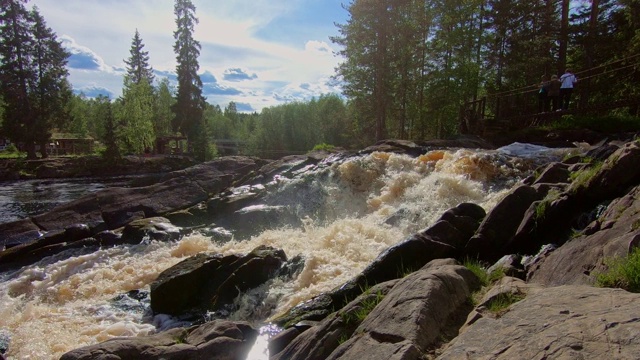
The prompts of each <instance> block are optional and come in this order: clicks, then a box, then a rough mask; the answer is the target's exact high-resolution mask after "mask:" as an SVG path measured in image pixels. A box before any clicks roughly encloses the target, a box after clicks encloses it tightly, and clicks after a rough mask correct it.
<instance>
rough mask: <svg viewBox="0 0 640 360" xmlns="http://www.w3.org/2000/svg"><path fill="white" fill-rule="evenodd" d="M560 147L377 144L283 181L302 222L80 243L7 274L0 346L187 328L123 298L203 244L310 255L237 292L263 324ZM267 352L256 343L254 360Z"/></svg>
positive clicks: (507, 183)
mask: <svg viewBox="0 0 640 360" xmlns="http://www.w3.org/2000/svg"><path fill="white" fill-rule="evenodd" d="M565 154H566V151H564V152H562V151H559V150H554V151H547V150H544V149H539V148H532V147H530V146H529V147H527V146H525V145H518V146H516V147H512V148H505V149H503V150H502V151H478V150H450V151H446V150H438V151H432V152H429V153H427V154H425V155H422V156H420V157H417V158H411V157H408V156H405V155H395V154H389V153H373V154H370V155H366V156H358V157H354V158H350V159H345V160H341V161H337V162H335V163H334V164H331V165H330V166H328V167H326V168H324V169H322V170H319V169H308V170H307V171H305V172H302V173H300V174H298V175H297V176H295V177H292V178H278V179H276V180H277V181H274V182H272V183H271V185H270V188H269V194H270V195H269V197H270V199H271V201H276V199H277V201H279V202H280V203H288V204H289V205H288V206H295V207H298V208H299V211H298V213H300V214H301V218H302V219H301V220H302V224H303V226H301V227H299V228H291V227H283V228H279V229H275V230H268V231H265V232H263V233H261V234H259V235H257V236H253V237H251V238H237V239H233V240H232V241H231V242H228V243H225V244H218V243H216V242H215V241H212V239H211V238H210V237H208V236H205V235H203V234H198V233H196V234H193V235H190V236H187V237H184V238H182V239H181V240H180V241H177V242H172V243H157V242H152V243H150V244H144V245H142V244H141V245H133V246H116V247H112V248H104V249H100V250H98V251H95V252H90V253H89V252H86V251H83V250H74V251H75V253H66V254H59V255H56V256H53V257H49V258H45V259H44V260H42V261H40V262H39V263H37V264H34V265H31V266H26V267H24V268H22V269H20V270H19V271H14V272H11V273H4V274H0V343H1V342H2V339H3V338H4V339H5V340H6V342H8V344H9V346H8V348H9V350H8V353H7V355H8V357H9V359H57V358H59V357H60V356H61V355H62V354H63V353H65V352H67V351H69V350H72V349H74V348H77V347H81V346H84V345H89V344H95V343H97V342H101V341H104V340H107V339H110V338H112V337H115V336H138V335H145V334H150V333H153V332H156V331H159V330H163V329H166V328H169V327H173V326H179V325H184V324H183V323H181V322H180V320H179V319H175V318H171V317H169V316H167V315H163V314H156V315H152V314H150V313H149V311H148V307H147V302H145V301H146V300H143V301H141V302H137V301H132V302H130V303H126V302H127V301H128V300H126V299H125V300H123V294H125V293H127V292H129V291H136V290H142V291H146V290H148V289H149V284H150V283H151V282H152V281H153V280H154V279H155V278H156V277H157V275H158V274H159V273H160V272H162V271H163V270H165V269H167V268H168V267H170V266H172V265H174V264H176V263H177V262H179V261H181V260H183V259H185V257H188V256H191V255H195V254H197V253H199V252H205V251H206V252H216V253H221V254H232V253H240V254H244V253H247V252H249V251H251V250H252V249H254V248H255V247H256V246H259V245H268V246H273V247H277V248H281V249H283V250H284V251H285V253H286V254H287V256H288V257H289V258H292V257H294V256H296V255H301V256H303V257H304V259H305V265H304V268H303V270H302V272H301V273H300V275H299V276H298V277H297V278H295V279H293V280H292V281H290V282H282V281H272V282H269V283H268V284H265V285H264V286H262V287H260V288H258V289H255V290H252V291H250V292H249V293H247V294H244V295H243V296H241V297H239V298H238V299H237V300H236V301H237V303H238V307H239V310H238V311H237V312H236V313H234V314H232V316H231V319H232V320H247V321H251V322H253V323H254V324H255V325H256V326H263V325H265V324H267V323H268V321H269V318H271V317H273V316H276V315H277V314H280V313H282V312H284V311H286V310H287V309H289V308H291V307H292V306H295V305H297V304H299V303H301V302H303V301H305V300H308V299H310V298H311V297H313V296H315V295H318V294H320V293H322V292H324V291H328V290H330V289H332V288H334V287H335V286H338V285H340V284H342V283H344V282H346V281H347V280H349V279H350V278H352V277H353V276H354V275H356V274H357V273H358V272H359V271H361V270H362V269H363V268H364V267H366V266H367V265H368V264H369V263H370V262H371V261H372V260H373V259H375V257H376V256H377V255H378V254H379V253H380V252H381V251H383V250H384V249H386V248H388V247H389V246H391V245H393V244H396V243H398V242H400V241H402V240H403V239H405V238H406V237H407V236H409V235H410V234H413V233H415V232H416V231H418V230H420V229H423V228H425V227H428V226H429V225H431V224H433V223H434V222H435V221H436V220H437V219H438V218H439V216H440V215H441V214H442V213H443V212H444V211H446V210H447V209H449V208H451V207H453V206H456V205H458V204H459V203H461V202H473V203H476V204H479V205H480V206H482V207H483V208H484V209H485V210H487V211H488V210H490V209H491V208H492V207H493V206H495V204H496V203H497V202H498V201H499V200H500V199H501V198H502V197H503V196H504V195H505V194H506V192H508V190H509V189H510V188H511V187H512V186H513V185H514V184H516V183H517V182H518V181H520V180H521V179H523V178H524V177H526V176H528V175H529V174H531V173H532V172H533V170H534V168H535V167H536V166H537V165H539V164H541V163H545V162H548V161H552V160H554V159H558V158H560V157H562V156H564V155H565ZM29 184H30V185H29V186H31V187H34V186H36V187H37V185H34V183H29ZM51 185H53V183H52V184H51ZM103 186H104V185H103ZM89 188H90V187H89ZM294 189H295V190H294ZM95 190H97V188H94V189H91V190H89V189H88V190H87V191H95ZM46 191H49V190H46ZM51 191H53V190H51ZM56 191H58V192H61V191H63V190H56ZM320 193H321V194H323V195H322V196H318V194H320ZM390 218H394V219H395V220H394V221H393V222H390V221H389V219H390ZM258 293H259V294H260V296H256V294H258ZM256 299H259V300H256ZM123 301H124V302H125V304H124V305H123ZM266 358H267V355H266V354H265V353H264V352H263V351H256V352H254V353H252V355H251V358H250V360H262V359H266Z"/></svg>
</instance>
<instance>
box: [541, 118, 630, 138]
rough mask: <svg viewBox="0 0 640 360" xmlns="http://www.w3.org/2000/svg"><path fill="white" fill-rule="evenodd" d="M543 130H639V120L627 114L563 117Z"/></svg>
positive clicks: (610, 131)
mask: <svg viewBox="0 0 640 360" xmlns="http://www.w3.org/2000/svg"><path fill="white" fill-rule="evenodd" d="M544 128H546V129H548V130H570V129H588V130H592V131H597V132H603V133H616V132H633V131H638V130H640V118H638V117H636V116H630V115H628V114H624V113H620V114H616V113H612V114H608V115H600V116H597V115H576V116H574V115H565V116H563V117H561V118H560V119H558V120H556V121H554V122H552V123H551V124H549V125H548V126H545V127H544Z"/></svg>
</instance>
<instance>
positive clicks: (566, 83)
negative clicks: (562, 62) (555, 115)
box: [560, 69, 578, 110]
mask: <svg viewBox="0 0 640 360" xmlns="http://www.w3.org/2000/svg"><path fill="white" fill-rule="evenodd" d="M560 82H561V85H560V104H561V105H562V110H567V109H568V108H569V101H570V100H571V94H572V93H573V86H574V85H575V84H576V83H577V82H578V78H577V77H576V76H575V75H574V74H573V72H572V71H571V69H567V70H566V71H565V72H564V74H562V76H560Z"/></svg>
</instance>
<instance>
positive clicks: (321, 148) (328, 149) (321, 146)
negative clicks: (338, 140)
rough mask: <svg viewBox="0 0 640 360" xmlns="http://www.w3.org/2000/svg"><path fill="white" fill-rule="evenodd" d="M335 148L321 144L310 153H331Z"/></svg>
mask: <svg viewBox="0 0 640 360" xmlns="http://www.w3.org/2000/svg"><path fill="white" fill-rule="evenodd" d="M335 148H336V147H335V146H333V145H330V144H325V143H322V144H318V145H316V146H314V147H313V150H312V151H333V150H335Z"/></svg>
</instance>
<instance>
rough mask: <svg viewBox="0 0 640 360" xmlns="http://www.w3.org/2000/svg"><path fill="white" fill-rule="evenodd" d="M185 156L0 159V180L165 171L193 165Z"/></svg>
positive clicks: (123, 174)
mask: <svg viewBox="0 0 640 360" xmlns="http://www.w3.org/2000/svg"><path fill="white" fill-rule="evenodd" d="M195 164H196V162H195V161H194V160H193V159H192V158H190V157H187V156H164V155H153V156H124V157H122V159H121V160H120V161H118V162H115V163H107V162H105V161H104V159H102V157H100V156H97V155H87V156H75V157H49V158H46V159H38V160H25V159H0V181H15V180H29V179H61V178H81V177H94V178H100V177H102V178H108V177H116V176H132V175H143V174H155V173H166V172H171V171H175V170H181V169H185V168H188V167H190V166H193V165H195Z"/></svg>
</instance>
